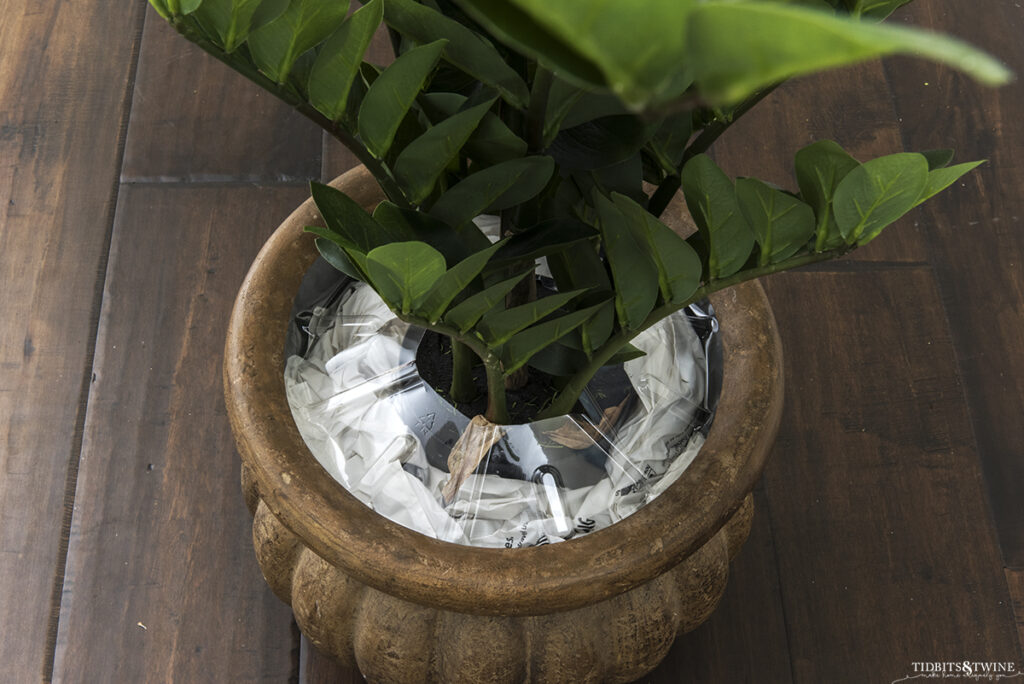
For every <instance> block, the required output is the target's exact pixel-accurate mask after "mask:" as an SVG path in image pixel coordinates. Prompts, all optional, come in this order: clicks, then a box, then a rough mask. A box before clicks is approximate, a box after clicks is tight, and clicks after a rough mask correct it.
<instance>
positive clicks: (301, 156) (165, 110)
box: [122, 9, 320, 183]
mask: <svg viewBox="0 0 1024 684" xmlns="http://www.w3.org/2000/svg"><path fill="white" fill-rule="evenodd" d="M319 175H320V129H319V128H318V127H317V126H316V125H314V124H313V123H312V122H310V121H308V120H307V119H305V118H304V117H303V116H302V115H301V114H298V113H296V112H295V111H293V110H292V109H291V108H290V107H289V106H288V105H286V104H284V103H283V102H281V101H279V100H278V99H277V98H275V97H274V96H273V95H271V94H269V93H267V92H264V91H263V90H262V89H261V88H259V87H258V86H257V85H255V84H254V83H251V82H250V81H248V80H246V79H245V78H244V77H243V76H241V75H239V74H237V73H235V72H234V71H232V70H231V69H230V68H229V67H227V66H226V65H224V64H221V63H220V62H218V61H217V60H216V59H214V58H213V57H210V56H209V55H207V54H206V53H204V52H203V51H202V50H200V49H199V48H198V47H196V46H195V45H193V44H192V43H189V42H188V41H187V40H185V39H184V38H182V37H181V36H179V35H178V34H177V33H176V32H175V31H174V29H173V28H172V27H171V26H170V24H168V23H167V22H166V21H164V20H163V19H161V18H160V17H159V16H158V15H157V14H156V12H155V11H153V10H152V9H150V10H149V12H147V16H146V28H145V31H144V33H143V41H142V52H141V54H140V56H139V74H138V78H137V79H136V82H135V91H134V97H133V99H132V117H131V123H130V125H129V127H128V140H127V144H126V147H125V159H124V170H123V172H122V177H123V180H124V181H126V182H152V181H206V182H210V181H230V182H239V181H246V182H293V183H294V182H302V181H306V180H309V179H315V178H318V177H319Z"/></svg>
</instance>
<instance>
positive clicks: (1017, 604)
mask: <svg viewBox="0 0 1024 684" xmlns="http://www.w3.org/2000/svg"><path fill="white" fill-rule="evenodd" d="M1006 584H1007V586H1008V587H1009V588H1010V600H1011V601H1012V602H1013V615H1014V617H1016V618H1017V643H1019V644H1020V647H1021V650H1024V572H1021V571H1020V570H1010V569H1007V570H1006Z"/></svg>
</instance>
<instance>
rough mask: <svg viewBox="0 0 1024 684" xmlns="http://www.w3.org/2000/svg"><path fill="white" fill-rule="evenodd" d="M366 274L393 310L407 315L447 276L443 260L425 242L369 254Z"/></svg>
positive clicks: (401, 244) (392, 246) (383, 247)
mask: <svg viewBox="0 0 1024 684" xmlns="http://www.w3.org/2000/svg"><path fill="white" fill-rule="evenodd" d="M366 268H367V275H369V276H370V281H371V282H372V284H373V289H375V290H376V291H377V292H378V293H379V294H380V296H381V297H382V298H383V299H384V300H385V301H386V302H387V303H388V305H389V306H391V307H392V308H393V309H399V310H400V311H401V312H402V313H403V314H407V313H409V312H410V311H412V310H413V309H415V308H417V307H418V306H419V304H420V303H421V302H422V301H423V300H424V299H425V298H426V297H427V294H428V293H429V292H430V290H431V288H432V287H433V286H434V283H435V282H436V281H437V279H438V278H440V277H441V276H442V275H444V272H445V266H444V257H443V256H442V255H441V253H440V252H438V251H437V250H436V249H434V248H433V247H431V246H430V245H428V244H427V243H425V242H416V241H413V242H392V243H390V244H386V245H381V246H380V247H377V248H375V249H373V250H371V251H370V253H369V254H367V255H366Z"/></svg>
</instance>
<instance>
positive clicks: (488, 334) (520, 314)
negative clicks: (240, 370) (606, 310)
mask: <svg viewBox="0 0 1024 684" xmlns="http://www.w3.org/2000/svg"><path fill="white" fill-rule="evenodd" d="M583 292H584V291H583V290H574V291H572V292H557V293H555V294H553V295H548V296H547V297H543V298H541V299H537V300H534V301H532V302H530V303H528V304H522V305H520V306H514V307H512V308H511V309H504V310H501V311H493V312H491V313H488V314H485V315H484V316H483V318H481V319H480V322H479V323H478V324H477V330H478V331H479V334H480V336H481V337H482V338H483V340H484V342H486V343H487V346H489V347H491V348H495V347H499V346H501V345H502V344H504V343H505V342H507V341H508V340H509V338H511V337H512V336H513V335H515V334H516V333H517V332H519V331H520V330H523V329H525V328H528V327H529V326H531V325H533V324H534V323H537V322H538V321H540V320H543V319H544V318H547V317H548V316H550V315H551V314H553V313H554V312H556V311H558V310H559V309H560V308H562V307H563V306H564V305H566V304H568V303H569V302H571V301H572V300H573V299H576V298H577V297H579V296H580V295H581V294H583Z"/></svg>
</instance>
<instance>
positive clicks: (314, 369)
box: [285, 276, 720, 548]
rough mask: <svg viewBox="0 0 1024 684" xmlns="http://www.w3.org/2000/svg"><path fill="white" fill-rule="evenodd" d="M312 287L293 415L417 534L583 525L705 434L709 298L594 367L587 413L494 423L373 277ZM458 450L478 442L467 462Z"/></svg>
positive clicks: (474, 541)
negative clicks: (614, 364) (468, 407)
mask: <svg viewBox="0 0 1024 684" xmlns="http://www.w3.org/2000/svg"><path fill="white" fill-rule="evenodd" d="M307 280H308V278H307ZM335 280H336V276H335ZM318 286H319V287H321V288H322V289H321V292H322V293H323V294H322V295H320V296H319V297H318V301H316V302H315V303H314V304H313V305H312V306H310V307H308V308H307V309H305V310H302V311H299V312H298V315H297V322H298V325H297V326H296V330H298V329H301V332H294V331H293V335H292V339H291V340H290V342H289V345H290V346H291V347H293V349H294V350H295V351H297V352H298V353H295V354H292V355H291V356H289V358H288V361H287V366H286V370H285V384H286V388H287V394H288V400H289V404H290V406H291V409H292V414H293V416H294V418H295V422H296V425H297V426H298V428H299V432H300V433H301V434H302V437H303V439H304V440H305V442H306V444H307V445H308V446H309V448H310V451H311V452H312V453H313V455H314V456H315V457H316V458H317V460H318V461H319V462H320V463H321V464H322V465H323V467H324V468H325V469H326V470H327V471H328V472H329V473H330V474H331V476H332V477H334V478H335V479H336V480H337V481H338V482H340V483H341V484H342V485H343V486H344V487H345V488H346V489H348V490H349V491H350V492H351V493H352V494H353V495H355V496H356V497H357V498H358V499H359V500H360V501H362V502H363V503H365V504H366V505H367V506H369V507H371V508H372V509H374V510H375V511H377V512H378V513H380V514H381V515H384V516H385V517H387V518H389V519H391V520H393V521H395V522H397V523H399V524H402V525H404V526H406V527H408V528H411V529H413V530H416V531H417V532H420V533H422V534H425V535H428V536H431V537H435V538H437V539H442V540H445V541H450V542H455V543H459V544H469V545H474V546H485V547H506V548H513V547H520V546H533V545H539V544H546V543H551V542H557V541H562V540H565V539H569V538H572V537H574V536H579V535H582V534H587V533H589V532H593V531H595V530H598V529H601V528H604V527H607V526H608V525H611V524H613V523H615V522H617V521H619V520H621V519H623V518H624V517H626V516H627V515H630V514H631V513H633V512H635V511H636V510H638V509H639V508H640V507H641V506H643V505H644V504H645V503H647V502H649V501H651V500H652V499H654V498H655V497H656V496H658V495H659V494H660V493H661V492H662V491H664V490H665V489H666V488H667V487H668V486H669V485H670V484H671V483H672V482H674V481H675V480H676V479H677V478H678V477H679V475H680V474H682V472H683V471H684V470H685V468H686V467H687V466H688V465H689V464H690V463H691V462H692V461H693V459H694V457H695V456H696V455H697V452H698V451H699V449H700V447H701V445H702V444H703V442H704V435H705V434H706V429H707V428H708V426H709V425H710V421H711V418H712V416H713V411H714V402H715V400H716V399H717V391H718V390H717V388H716V387H715V385H716V384H718V383H719V382H720V376H719V375H718V374H717V373H716V369H715V365H714V363H712V364H711V372H710V373H709V357H712V361H713V360H714V359H713V357H714V356H715V355H716V353H715V350H716V344H717V342H718V340H717V335H716V334H715V332H716V331H717V321H716V320H715V319H714V317H713V313H712V312H705V311H704V310H702V309H701V308H700V307H692V308H691V310H689V311H687V312H680V313H678V314H676V315H674V316H671V317H669V318H667V319H665V320H664V321H662V322H661V323H660V324H658V325H656V326H654V327H652V328H651V329H649V330H647V331H645V332H644V333H642V334H641V335H640V336H638V337H637V338H636V339H635V340H634V341H633V344H634V345H635V346H637V347H639V348H640V349H642V350H643V351H645V352H646V355H645V356H643V357H641V358H639V359H635V360H633V361H629V362H627V363H626V364H623V366H622V367H621V369H620V370H615V369H605V370H603V371H602V373H601V374H599V375H598V376H595V379H594V381H593V382H592V383H591V385H590V386H588V391H587V392H585V393H584V396H583V397H582V398H581V405H582V406H583V407H584V412H583V413H581V414H573V415H568V416H562V417H558V418H552V419H548V420H543V421H537V422H533V423H529V424H525V425H506V426H496V425H493V424H490V423H488V422H486V421H484V420H483V419H482V417H480V418H477V419H472V417H469V416H465V415H463V414H462V413H461V412H459V411H458V410H456V409H455V408H454V407H453V406H452V405H451V404H449V403H448V402H447V401H446V400H444V399H443V398H441V397H440V396H439V395H438V394H437V392H435V391H434V389H433V388H432V387H430V385H428V384H427V383H426V382H424V381H423V380H422V379H421V378H420V376H419V375H418V373H417V370H416V350H417V347H418V345H419V342H420V340H421V338H422V330H419V329H416V328H413V327H411V326H409V325H408V324H406V323H403V322H402V321H400V320H398V319H397V318H395V317H394V315H393V314H392V313H391V312H390V311H389V310H388V308H387V306H386V305H385V304H384V303H383V302H382V301H381V300H380V298H379V297H378V296H377V295H376V293H374V292H373V290H371V289H370V288H369V287H367V286H365V285H363V284H361V283H355V282H351V281H346V280H341V281H337V280H336V282H335V283H334V284H332V285H330V286H328V287H324V286H323V284H322V283H321V284H319V285H318ZM623 371H624V372H623ZM719 373H720V371H719ZM616 374H617V375H616ZM709 384H710V385H711V388H710V390H711V391H710V392H709ZM622 385H625V390H626V396H625V399H623V400H622V401H619V398H620V397H621V396H623V393H622V391H621V386H622ZM610 388H611V389H610ZM616 388H618V390H617V393H616ZM609 395H611V396H612V398H611V400H610V401H611V402H615V403H613V404H612V405H609V399H608V397H609ZM453 451H454V452H456V453H457V454H469V455H470V456H468V457H467V458H464V459H462V460H461V463H460V462H459V460H460V459H459V458H457V457H456V458H453V457H452V452H453ZM474 454H475V455H477V456H479V455H480V454H484V455H483V457H482V459H480V460H479V462H477V456H473V455H474ZM449 470H451V471H453V472H452V473H450V472H448V471H449Z"/></svg>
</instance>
